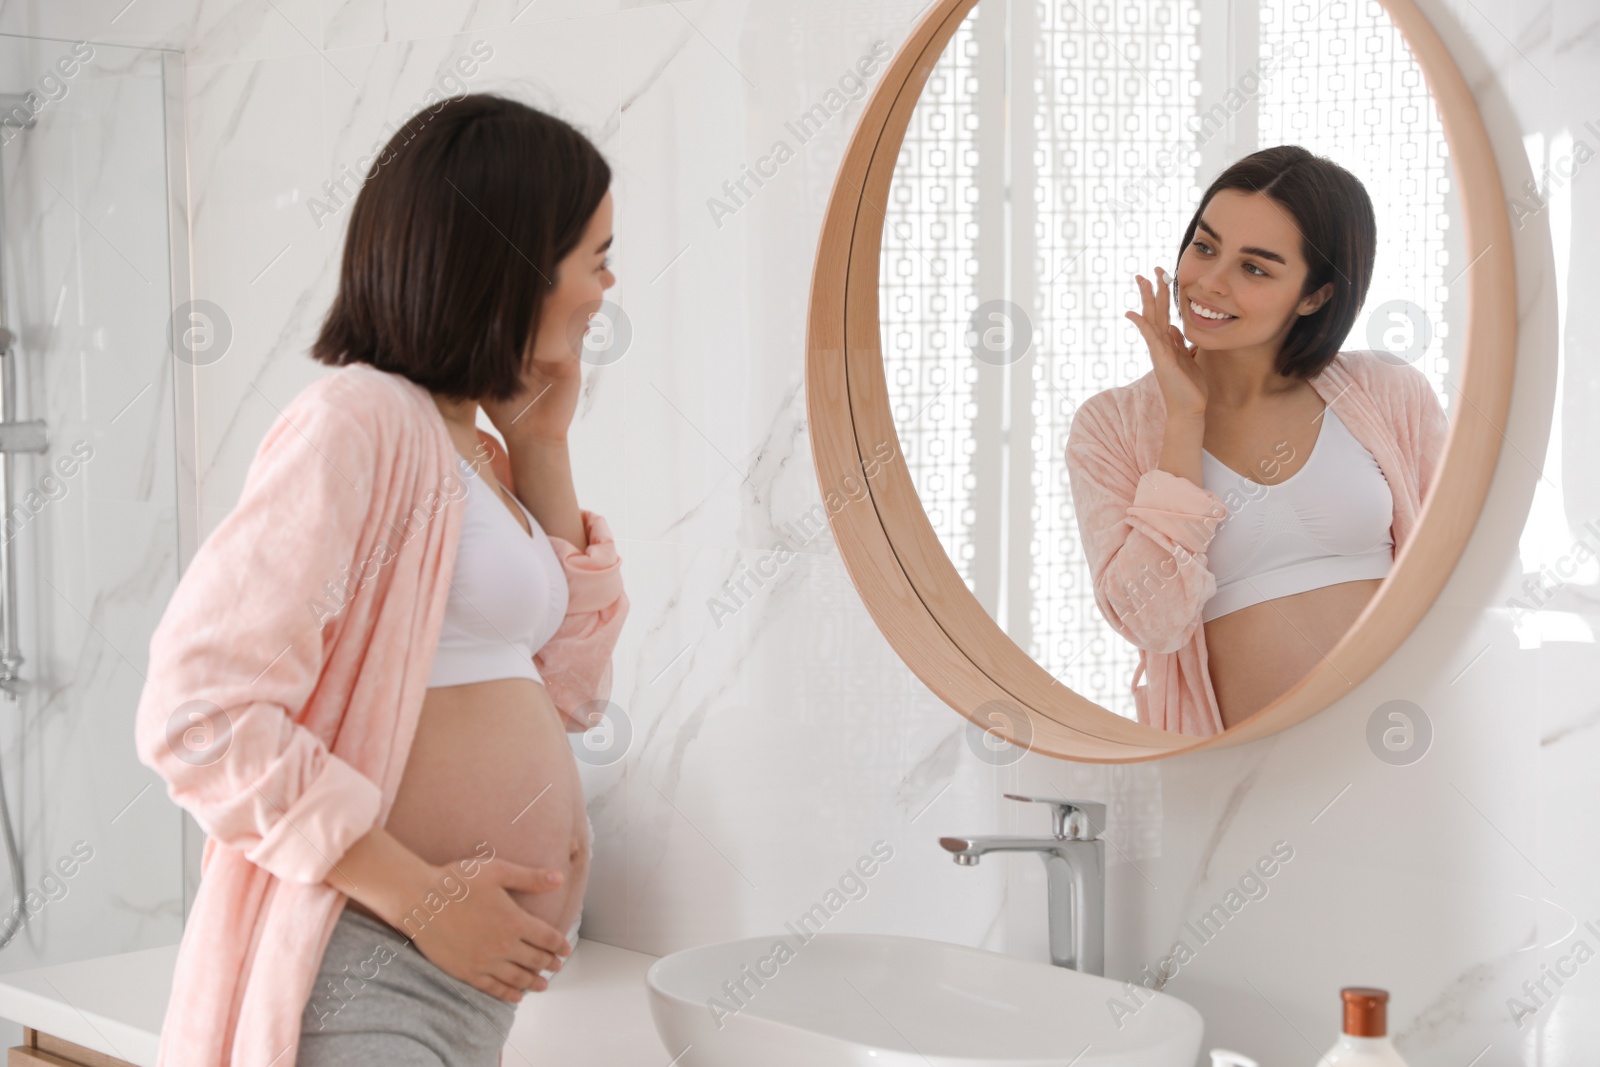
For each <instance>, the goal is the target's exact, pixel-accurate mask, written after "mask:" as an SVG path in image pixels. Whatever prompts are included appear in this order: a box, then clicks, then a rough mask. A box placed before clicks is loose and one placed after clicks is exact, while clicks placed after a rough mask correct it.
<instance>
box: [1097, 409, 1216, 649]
mask: <svg viewBox="0 0 1600 1067" xmlns="http://www.w3.org/2000/svg"><path fill="white" fill-rule="evenodd" d="M1097 395H1100V396H1105V395H1106V394H1097ZM1104 403H1106V402H1104V401H1102V402H1101V404H1104ZM1101 404H1096V402H1095V398H1093V397H1091V398H1090V399H1089V401H1087V402H1085V403H1084V404H1083V406H1082V407H1080V408H1079V409H1078V413H1077V415H1076V417H1075V418H1074V419H1073V421H1072V427H1071V429H1070V430H1069V431H1068V434H1067V473H1068V478H1069V482H1070V485H1071V490H1072V504H1073V509H1074V511H1075V512H1076V515H1077V520H1078V535H1079V537H1080V539H1081V540H1082V541H1083V546H1084V552H1085V553H1086V554H1087V556H1088V561H1089V572H1090V575H1091V576H1092V578H1093V581H1094V596H1095V603H1096V604H1097V605H1098V606H1099V608H1100V612H1101V614H1102V615H1104V616H1105V619H1106V621H1107V622H1108V623H1110V624H1111V626H1112V628H1113V629H1115V630H1116V631H1117V632H1118V633H1120V634H1121V635H1122V636H1123V637H1125V638H1127V639H1128V640H1129V641H1131V642H1132V643H1133V644H1134V645H1136V646H1137V647H1139V648H1143V649H1146V650H1148V651H1151V652H1168V653H1169V652H1176V651H1178V650H1179V649H1180V648H1182V647H1183V646H1184V645H1185V644H1187V643H1188V641H1189V639H1190V637H1191V636H1192V635H1193V634H1194V631H1195V629H1196V628H1197V627H1198V626H1200V624H1201V620H1200V609H1201V607H1202V606H1203V605H1204V604H1205V602H1206V601H1207V600H1209V599H1210V598H1211V596H1212V595H1213V594H1214V593H1215V592H1216V591H1217V580H1216V577H1215V576H1214V575H1212V573H1211V572H1210V570H1208V569H1207V568H1206V559H1205V550H1206V548H1207V546H1209V545H1210V543H1211V540H1212V538H1213V537H1215V536H1216V529H1217V524H1218V523H1219V522H1220V521H1221V520H1222V519H1223V518H1225V517H1226V516H1227V514H1228V510H1227V507H1226V505H1224V504H1223V502H1222V498H1221V497H1219V496H1217V495H1216V494H1215V493H1212V492H1210V491H1209V490H1207V489H1204V488H1202V487H1200V486H1198V485H1196V484H1194V483H1193V482H1191V481H1190V480H1189V479H1187V478H1181V477H1179V476H1178V475H1175V474H1172V473H1170V472H1168V471H1163V470H1160V469H1151V470H1147V471H1144V472H1140V471H1139V470H1138V468H1137V466H1136V465H1135V464H1134V462H1133V459H1132V455H1131V452H1130V446H1129V443H1126V442H1124V441H1123V440H1121V439H1120V435H1119V434H1118V432H1117V431H1116V430H1114V429H1112V423H1114V422H1115V421H1116V420H1117V415H1116V413H1115V411H1114V410H1113V411H1111V412H1106V413H1102V412H1101V410H1100V407H1101Z"/></svg>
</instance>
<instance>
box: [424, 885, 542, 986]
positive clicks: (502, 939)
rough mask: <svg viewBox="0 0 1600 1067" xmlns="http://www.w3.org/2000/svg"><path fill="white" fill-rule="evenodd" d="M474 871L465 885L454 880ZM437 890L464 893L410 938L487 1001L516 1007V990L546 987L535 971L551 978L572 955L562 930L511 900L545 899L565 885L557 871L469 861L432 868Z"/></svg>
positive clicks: (436, 962)
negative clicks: (448, 888)
mask: <svg viewBox="0 0 1600 1067" xmlns="http://www.w3.org/2000/svg"><path fill="white" fill-rule="evenodd" d="M473 865H476V869H477V873H476V875H474V876H471V878H470V881H468V880H467V879H464V878H462V877H460V875H459V873H458V872H464V871H466V870H470V869H472V868H473ZM437 871H438V874H439V879H438V881H439V883H441V884H445V885H450V884H456V885H461V886H464V887H465V892H463V893H462V894H461V896H460V897H459V898H456V897H452V898H450V899H449V900H447V901H446V902H445V904H444V906H443V907H441V908H440V909H439V910H438V911H437V912H432V909H431V908H430V909H428V910H429V911H430V912H431V914H430V916H429V918H428V921H427V922H426V924H425V925H424V926H423V927H422V929H421V930H419V931H418V932H417V933H416V935H415V936H414V937H413V938H412V943H413V944H415V945H416V946H417V949H418V950H419V951H420V952H421V953H422V954H423V955H424V956H426V957H427V958H428V959H429V960H431V961H432V962H433V963H434V965H435V966H437V967H438V968H439V969H440V970H441V971H444V972H445V973H446V974H448V975H450V976H451V977H453V978H457V979H460V980H461V981H463V982H466V983H467V984H468V985H470V986H472V987H473V988H475V989H481V990H483V991H484V992H485V993H488V994H489V995H490V996H495V997H499V998H500V999H501V1000H506V1001H510V1002H511V1003H513V1004H515V1003H517V1002H519V1001H520V1000H522V991H523V990H524V989H532V990H534V991H535V992H543V991H544V990H545V989H546V988H547V987H548V986H549V983H548V982H547V981H545V979H543V978H542V977H540V976H539V974H538V972H539V971H557V970H560V969H561V961H562V960H563V959H564V958H565V957H567V956H569V955H571V954H572V946H571V945H569V944H567V939H566V937H565V936H564V935H563V934H562V932H561V931H560V930H557V929H556V928H555V927H554V926H551V925H550V924H549V923H548V922H546V921H545V920H543V919H541V918H539V917H538V916H536V915H534V914H532V913H531V912H529V911H528V910H526V909H525V908H524V907H523V906H521V905H520V904H518V903H517V901H516V900H514V899H513V898H512V895H511V894H512V892H517V893H547V892H550V891H551V890H554V889H559V888H560V887H561V886H562V885H563V880H562V876H561V874H560V872H556V871H546V870H540V869H539V868H536V867H524V866H522V865H521V864H518V863H512V862H510V861H509V860H505V859H501V858H499V857H493V858H491V859H489V860H487V861H484V860H483V859H482V857H481V856H472V857H468V858H465V859H462V860H460V861H459V862H458V863H454V864H449V865H447V866H442V867H439V868H437Z"/></svg>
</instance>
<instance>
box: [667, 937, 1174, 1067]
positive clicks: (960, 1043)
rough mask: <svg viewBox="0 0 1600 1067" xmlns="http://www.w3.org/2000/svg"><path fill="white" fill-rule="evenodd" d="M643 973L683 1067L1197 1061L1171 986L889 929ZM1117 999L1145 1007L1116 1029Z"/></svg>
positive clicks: (753, 943) (693, 959) (750, 944)
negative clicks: (1135, 994)
mask: <svg viewBox="0 0 1600 1067" xmlns="http://www.w3.org/2000/svg"><path fill="white" fill-rule="evenodd" d="M780 943H781V944H782V945H783V946H784V950H783V951H781V952H780V951H779V950H778V949H777V945H778V944H780ZM645 984H646V986H647V987H648V988H649V996H650V1014H651V1015H652V1016H653V1017H654V1019H655V1024H656V1031H657V1032H658V1033H659V1034H660V1035H661V1040H662V1042H663V1044H665V1046H666V1049H667V1053H668V1055H669V1056H678V1055H679V1054H680V1053H682V1054H683V1055H682V1057H681V1058H679V1059H677V1060H674V1061H673V1062H674V1064H675V1065H676V1067H751V1065H752V1064H759V1065H761V1067H819V1065H824V1064H825V1065H828V1067H846V1065H860V1067H869V1065H870V1067H902V1065H903V1067H957V1065H961V1067H977V1065H979V1064H983V1065H993V1067H1063V1065H1064V1064H1068V1063H1071V1064H1073V1065H1074V1067H1113V1065H1115V1067H1193V1064H1194V1062H1195V1058H1196V1057H1197V1055H1198V1054H1199V1051H1200V1038H1201V1034H1202V1031H1203V1026H1202V1024H1201V1020H1200V1013H1199V1012H1197V1011H1195V1010H1194V1008H1192V1007H1190V1006H1189V1005H1188V1004H1185V1003H1184V1002H1183V1001H1181V1000H1178V999H1176V998H1175V997H1170V996H1167V995H1165V994H1162V993H1151V992H1150V991H1149V990H1145V989H1142V988H1140V989H1139V993H1140V997H1139V998H1130V996H1129V994H1128V991H1127V989H1126V986H1125V984H1124V983H1121V982H1116V981H1112V980H1111V979H1108V978H1099V977H1096V976H1094V975H1088V974H1079V973H1078V972H1077V971H1071V970H1067V969H1066V968H1064V967H1053V966H1051V965H1050V964H1048V963H1036V962H1033V961H1031V960H1024V959H1018V958H1016V957H1013V956H1007V955H1003V954H1000V953H996V952H988V951H985V950H983V949H976V948H967V947H964V946H962V945H948V944H945V943H944V942H942V941H928V940H924V939H923V938H917V937H898V936H894V935H890V934H817V935H815V936H813V937H812V938H811V940H809V941H807V942H805V943H804V944H801V943H800V942H799V940H798V938H797V937H795V936H794V935H793V934H792V933H791V934H786V935H784V936H782V937H778V936H769V937H752V938H747V939H745V940H741V941H725V942H722V943H720V944H715V945H702V946H700V947H698V948H691V949H686V950H684V951H682V952H674V953H672V954H671V955H669V956H663V957H662V958H661V959H659V960H657V961H656V962H655V963H653V964H651V965H650V969H649V970H648V971H646V972H645ZM1136 988H1137V987H1136ZM1111 998H1118V999H1121V1000H1122V1001H1123V1002H1124V1003H1125V1004H1127V1005H1128V1006H1129V1007H1135V1006H1137V1005H1138V1004H1139V1003H1140V1002H1141V1000H1142V1002H1143V1007H1140V1008H1138V1010H1137V1011H1135V1012H1134V1013H1133V1014H1132V1015H1131V1016H1127V1015H1125V1016H1124V1017H1122V1018H1121V1020H1120V1022H1121V1026H1120V1028H1119V1026H1118V1019H1117V1017H1116V1016H1115V1015H1114V1014H1113V1012H1112V1011H1111V1009H1110V1008H1109V1007H1108V1006H1107V1001H1108V1000H1110V999H1111Z"/></svg>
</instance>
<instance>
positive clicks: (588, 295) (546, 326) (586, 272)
mask: <svg viewBox="0 0 1600 1067" xmlns="http://www.w3.org/2000/svg"><path fill="white" fill-rule="evenodd" d="M610 247H611V194H610V193H609V192H607V193H606V195H605V196H603V197H601V199H600V206H599V207H597V208H595V212H594V214H593V215H592V216H590V218H589V225H588V227H587V228H586V229H585V230H584V231H583V236H582V237H581V238H579V240H578V243H577V245H576V246H574V247H573V249H572V251H571V252H569V253H567V256H566V258H565V259H563V260H562V261H561V263H560V264H559V266H558V267H557V269H556V277H555V282H556V284H555V287H554V288H553V289H551V290H550V291H549V292H548V293H546V294H545V298H544V306H543V308H542V309H541V310H540V312H539V331H538V333H537V334H535V335H534V349H533V358H534V359H535V360H536V361H538V362H549V363H562V362H568V361H572V360H576V359H579V358H581V357H582V356H583V338H584V334H586V333H588V331H589V318H590V316H592V315H593V314H594V313H595V312H596V311H598V310H599V309H600V303H601V300H602V299H603V298H604V296H605V291H606V290H607V289H609V288H611V287H612V286H613V285H615V284H616V283H617V277H616V275H614V274H612V273H611V269H610V267H609V266H607V263H608V261H609V258H610V257H608V256H607V255H606V250H607V249H609V248H610Z"/></svg>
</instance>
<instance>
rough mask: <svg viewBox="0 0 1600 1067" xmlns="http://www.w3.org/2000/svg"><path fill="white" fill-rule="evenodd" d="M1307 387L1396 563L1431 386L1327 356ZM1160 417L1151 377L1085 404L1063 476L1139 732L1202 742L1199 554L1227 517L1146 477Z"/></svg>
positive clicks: (1423, 462) (1374, 359) (1428, 467)
mask: <svg viewBox="0 0 1600 1067" xmlns="http://www.w3.org/2000/svg"><path fill="white" fill-rule="evenodd" d="M1310 383H1311V386H1312V388H1314V389H1315V390H1316V391H1317V395H1318V396H1320V397H1322V399H1323V400H1324V401H1326V402H1327V403H1328V404H1337V405H1338V407H1337V411H1338V415H1339V418H1340V419H1341V420H1342V421H1343V422H1344V424H1345V426H1346V428H1347V429H1349V431H1350V434H1351V436H1352V437H1354V438H1355V439H1356V440H1357V441H1359V442H1361V444H1362V445H1363V446H1364V447H1365V448H1366V449H1367V450H1368V451H1369V452H1371V453H1372V455H1373V457H1374V458H1375V459H1376V460H1377V461H1378V467H1379V469H1380V470H1382V471H1383V476H1384V478H1385V479H1387V480H1388V483H1389V491H1390V494H1391V495H1392V496H1393V498H1394V524H1393V525H1392V526H1391V527H1390V532H1391V534H1392V535H1393V537H1394V551H1395V555H1396V556H1397V557H1398V555H1399V553H1400V549H1401V548H1402V547H1403V546H1404V545H1405V543H1406V540H1407V539H1408V538H1409V537H1410V536H1411V530H1412V527H1413V526H1415V525H1416V521H1417V514H1418V512H1420V511H1421V510H1422V502H1423V501H1424V500H1425V499H1427V494H1428V489H1429V487H1430V486H1431V485H1432V484H1433V477H1434V472H1435V470H1436V469H1437V467H1438V463H1439V460H1440V458H1441V457H1442V456H1443V454H1444V443H1445V436H1446V434H1447V433H1448V431H1449V428H1450V427H1449V422H1448V420H1447V419H1446V418H1445V414H1444V409H1443V408H1442V407H1441V406H1440V404H1439V398H1438V396H1437V395H1436V394H1435V393H1434V391H1433V386H1432V384H1431V383H1430V382H1429V381H1428V379H1427V378H1426V377H1425V376H1424V375H1423V373H1422V372H1421V371H1419V370H1417V369H1416V368H1415V367H1412V366H1410V365H1409V364H1400V363H1392V362H1390V361H1389V360H1388V359H1385V358H1383V357H1381V356H1379V355H1377V354H1376V353H1373V352H1369V351H1350V352H1340V353H1339V354H1338V355H1337V356H1335V357H1334V360H1333V362H1332V363H1330V364H1328V366H1327V367H1326V368H1324V369H1323V371H1322V373H1320V374H1318V375H1317V376H1316V377H1314V378H1312V379H1310ZM1166 412H1167V408H1166V403H1165V401H1164V400H1163V399H1162V396H1161V387H1160V385H1159V383H1158V382H1157V381H1156V376H1155V371H1153V370H1152V371H1150V372H1149V373H1147V374H1145V375H1144V377H1142V378H1140V379H1139V380H1138V381H1135V382H1133V383H1132V384H1130V385H1122V386H1115V387H1113V388H1110V389H1107V390H1104V391H1103V392H1100V393H1096V394H1095V395H1094V396H1092V397H1090V398H1089V399H1088V400H1086V401H1084V403H1083V405H1082V406H1081V407H1080V408H1079V409H1078V411H1077V414H1076V415H1075V416H1074V418H1073V421H1072V428H1071V430H1069V431H1068V435H1067V471H1068V475H1069V478H1070V482H1071V488H1072V502H1073V507H1074V509H1075V510H1076V512H1077V518H1078V534H1079V537H1080V538H1081V539H1082V541H1083V545H1084V551H1085V554H1086V555H1087V557H1088V562H1089V572H1090V574H1091V575H1092V576H1093V579H1094V596H1095V603H1096V604H1097V605H1098V606H1099V608H1100V613H1101V614H1102V615H1103V616H1104V617H1105V619H1106V621H1107V622H1109V623H1110V624H1111V627H1112V628H1113V629H1114V630H1116V631H1117V632H1118V633H1119V634H1121V635H1122V636H1123V637H1125V638H1127V639H1128V640H1129V641H1130V642H1132V643H1133V644H1134V645H1136V646H1137V647H1138V649H1139V667H1138V669H1137V670H1136V671H1135V672H1134V675H1133V697H1134V703H1135V705H1136V706H1137V708H1138V714H1139V721H1140V722H1142V723H1144V724H1145V725H1147V726H1154V727H1157V728H1159V729H1162V730H1172V731H1176V732H1179V733H1184V734H1193V735H1196V736H1200V737H1207V736H1210V735H1212V734H1217V733H1221V732H1222V715H1221V713H1220V712H1219V710H1218V708H1217V697H1216V694H1215V693H1214V692H1213V691H1212V688H1211V672H1210V670H1209V668H1208V666H1207V659H1206V643H1205V628H1204V625H1203V624H1202V622H1201V618H1200V611H1201V608H1202V607H1203V606H1204V604H1205V602H1206V601H1207V600H1209V599H1210V598H1211V596H1212V594H1214V593H1215V592H1216V591H1217V580H1216V577H1215V576H1214V575H1213V574H1212V573H1211V572H1210V571H1209V570H1208V569H1207V568H1206V556H1205V551H1206V547H1207V546H1208V545H1210V543H1211V539H1212V538H1213V537H1214V536H1215V535H1216V527H1217V523H1218V522H1220V520H1221V519H1222V518H1224V517H1226V516H1227V514H1228V508H1227V505H1226V504H1225V503H1224V502H1223V500H1222V498H1221V497H1219V496H1218V495H1217V494H1215V493H1213V492H1211V491H1209V490H1207V489H1205V488H1203V487H1201V486H1198V485H1196V484H1194V482H1192V481H1190V480H1189V479H1187V478H1182V477H1179V476H1178V475H1175V474H1172V473H1169V472H1167V471H1163V470H1159V469H1157V464H1159V463H1160V462H1161V445H1162V441H1163V439H1164V438H1165V436H1166ZM1320 432H1321V431H1320V430H1319V433H1320ZM1188 557H1193V558H1192V559H1191V558H1188ZM1196 563H1198V566H1196V565H1195V564H1196ZM1113 598H1114V599H1113ZM1141 675H1144V676H1146V677H1147V678H1148V681H1147V682H1146V683H1144V684H1141V683H1140V681H1139V678H1140V676H1141Z"/></svg>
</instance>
